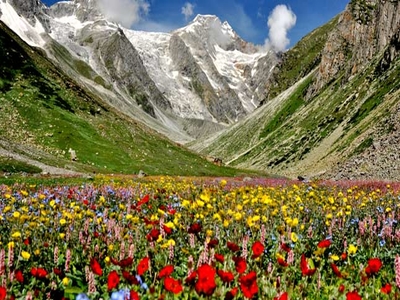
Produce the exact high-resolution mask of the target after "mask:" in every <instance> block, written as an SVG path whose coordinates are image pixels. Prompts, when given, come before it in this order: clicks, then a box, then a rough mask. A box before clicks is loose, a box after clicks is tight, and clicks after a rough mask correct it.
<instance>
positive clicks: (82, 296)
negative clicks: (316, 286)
mask: <svg viewBox="0 0 400 300" xmlns="http://www.w3.org/2000/svg"><path fill="white" fill-rule="evenodd" d="M75 300H90V299H89V297H88V296H86V294H84V293H81V294H79V295H78V296H76V298H75Z"/></svg>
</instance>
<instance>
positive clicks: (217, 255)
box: [214, 253, 225, 263]
mask: <svg viewBox="0 0 400 300" xmlns="http://www.w3.org/2000/svg"><path fill="white" fill-rule="evenodd" d="M214 258H215V259H216V261H219V262H220V263H223V262H224V260H225V257H224V256H223V255H222V254H218V253H215V254H214Z"/></svg>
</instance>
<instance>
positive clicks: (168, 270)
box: [158, 265, 174, 278]
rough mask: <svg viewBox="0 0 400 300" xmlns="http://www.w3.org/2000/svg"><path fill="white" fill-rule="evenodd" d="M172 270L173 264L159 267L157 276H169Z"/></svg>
mask: <svg viewBox="0 0 400 300" xmlns="http://www.w3.org/2000/svg"><path fill="white" fill-rule="evenodd" d="M172 272H174V266H173V265H168V266H165V267H164V268H162V269H161V271H160V272H159V273H158V278H163V277H169V276H170V275H171V274H172Z"/></svg>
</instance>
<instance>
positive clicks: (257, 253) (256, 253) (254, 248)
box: [251, 241, 265, 258]
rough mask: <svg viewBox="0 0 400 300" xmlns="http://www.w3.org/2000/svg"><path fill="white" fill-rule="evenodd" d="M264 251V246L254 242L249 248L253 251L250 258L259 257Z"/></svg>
mask: <svg viewBox="0 0 400 300" xmlns="http://www.w3.org/2000/svg"><path fill="white" fill-rule="evenodd" d="M264 249H265V247H264V245H263V244H262V243H261V242H260V241H256V242H255V243H254V244H253V246H251V250H252V251H253V255H252V256H251V258H257V257H260V256H261V255H262V254H263V253H264Z"/></svg>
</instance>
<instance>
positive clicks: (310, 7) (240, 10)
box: [43, 0, 349, 47]
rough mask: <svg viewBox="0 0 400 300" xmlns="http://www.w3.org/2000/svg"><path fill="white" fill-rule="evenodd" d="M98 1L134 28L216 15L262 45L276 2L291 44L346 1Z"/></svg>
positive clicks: (163, 27)
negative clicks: (288, 19)
mask: <svg viewBox="0 0 400 300" xmlns="http://www.w3.org/2000/svg"><path fill="white" fill-rule="evenodd" d="M100 1H102V2H104V3H105V4H104V5H105V6H108V5H110V8H111V9H116V11H115V12H114V13H113V14H114V15H115V14H119V15H121V16H122V15H123V14H125V18H122V20H125V21H126V22H125V23H126V24H130V25H131V28H133V29H137V30H146V31H165V32H168V31H171V30H174V29H176V28H179V27H183V26H185V25H186V24H187V23H188V22H190V21H191V20H192V19H193V18H194V17H195V16H196V15H197V14H212V15H217V16H218V17H219V18H220V19H221V21H228V22H229V24H230V25H231V26H232V27H233V29H234V30H235V31H236V32H237V33H238V34H239V35H240V36H241V37H242V38H243V39H244V40H246V41H249V42H252V43H254V44H257V45H263V44H264V43H265V40H266V39H267V38H268V37H269V31H270V29H269V26H268V18H269V17H270V15H271V13H272V11H273V10H274V8H275V7H276V6H277V5H281V4H283V5H286V6H287V8H288V9H289V10H290V11H291V12H293V14H294V15H295V24H294V25H293V24H291V26H290V27H291V28H290V29H288V30H287V38H288V39H289V40H290V42H288V43H287V47H291V46H293V45H294V44H295V43H296V42H297V41H298V40H299V39H301V38H302V37H303V36H305V35H306V34H307V33H309V32H310V31H312V30H313V29H315V28H316V27H318V26H320V25H322V24H324V23H326V22H328V21H329V20H330V19H331V18H333V17H334V16H335V15H337V14H338V13H340V12H341V11H343V10H344V8H345V7H346V4H347V3H348V2H349V0H301V1H299V0H286V1H282V0H281V1H276V0H241V1H239V0H233V1H229V0H218V1H216V0H188V1H186V0H183V1H180V0H100ZM43 2H44V3H45V4H47V5H51V4H53V3H55V2H58V1H54V0H44V1H43ZM116 7H117V8H116ZM118 7H120V9H118ZM184 8H186V9H184ZM184 13H186V16H185V15H184ZM278 17H279V16H278ZM292 21H293V20H292ZM292 25H293V26H292Z"/></svg>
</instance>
